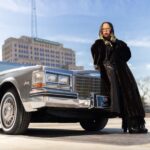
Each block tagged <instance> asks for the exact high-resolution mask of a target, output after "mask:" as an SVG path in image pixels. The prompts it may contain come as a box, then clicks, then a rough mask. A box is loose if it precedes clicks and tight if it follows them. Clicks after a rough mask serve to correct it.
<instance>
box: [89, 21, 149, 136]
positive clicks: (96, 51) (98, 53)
mask: <svg viewBox="0 0 150 150" xmlns="http://www.w3.org/2000/svg"><path fill="white" fill-rule="evenodd" d="M99 36H100V39H98V40H96V41H95V43H94V44H93V45H92V47H91V52H92V56H93V60H94V66H95V69H98V70H100V73H101V79H102V80H103V82H104V84H105V86H106V87H107V90H108V91H109V96H110V98H111V111H112V112H114V113H117V114H118V115H119V116H121V117H122V120H123V122H122V128H123V129H124V132H127V131H129V133H147V131H148V130H147V129H146V128H145V120H144V117H145V111H144V108H143V104H142V101H141V97H140V94H139V91H138V87H137V84H136V81H135V79H134V77H133V75H132V72H131V71H130V69H129V67H128V65H127V61H128V60H129V59H130V57H131V52H130V49H129V47H128V46H127V44H126V43H125V42H123V41H121V40H118V39H116V37H115V35H114V28H113V25H112V24H111V23H110V22H104V23H102V25H101V27H100V31H99Z"/></svg>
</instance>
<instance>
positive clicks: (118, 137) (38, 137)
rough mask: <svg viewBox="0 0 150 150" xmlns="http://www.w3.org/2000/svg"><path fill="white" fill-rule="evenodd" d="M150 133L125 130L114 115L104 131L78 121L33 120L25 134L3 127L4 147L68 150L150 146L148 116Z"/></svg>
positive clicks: (145, 149)
mask: <svg viewBox="0 0 150 150" xmlns="http://www.w3.org/2000/svg"><path fill="white" fill-rule="evenodd" d="M146 122H147V124H146V127H147V128H148V129H149V133H148V134H128V133H127V134H124V133H123V132H122V129H121V120H120V119H110V120H109V122H108V124H107V126H106V127H105V129H103V130H102V131H100V132H85V131H84V130H83V129H82V128H81V127H80V125H79V124H78V123H69V124H68V123H67V124H60V123H46V124H30V126H29V129H28V130H27V132H26V133H25V134H24V135H15V136H14V135H5V134H3V132H2V130H1V129H0V150H41V149H44V150H47V149H48V150H49V149H52V150H55V149H56V150H57V149H61V150H64V149H65V150H66V149H71V150H75V149H78V150H79V149H84V148H85V149H86V150H90V149H94V150H96V149H100V148H101V149H103V150H107V149H110V148H111V149H112V148H115V150H117V149H119V150H120V149H128V150H130V149H131V150H132V149H133V150H135V149H136V150H141V149H142V150H149V149H150V118H149V117H147V118H146Z"/></svg>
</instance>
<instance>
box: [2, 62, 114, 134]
mask: <svg viewBox="0 0 150 150" xmlns="http://www.w3.org/2000/svg"><path fill="white" fill-rule="evenodd" d="M100 85H101V79H100V73H99V72H98V71H95V70H84V71H71V70H65V69H54V68H49V67H46V66H41V65H35V66H28V65H24V66H23V65H17V64H11V63H5V62H1V63H0V124H1V128H2V130H3V131H4V133H6V134H23V133H24V132H25V131H26V129H27V128H28V125H29V123H31V122H34V123H36V122H40V123H44V122H60V123H69V122H79V123H80V125H81V127H82V128H83V129H85V130H86V131H99V130H102V129H103V128H104V127H105V126H106V124H107V122H108V119H109V118H112V117H116V115H115V114H113V113H112V112H111V111H110V107H111V102H110V99H109V97H108V96H107V95H102V94H101V90H103V89H102V88H103V87H102V86H100Z"/></svg>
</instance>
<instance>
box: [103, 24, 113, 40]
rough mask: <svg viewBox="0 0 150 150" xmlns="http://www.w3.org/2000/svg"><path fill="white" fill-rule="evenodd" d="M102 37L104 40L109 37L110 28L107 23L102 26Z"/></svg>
mask: <svg viewBox="0 0 150 150" xmlns="http://www.w3.org/2000/svg"><path fill="white" fill-rule="evenodd" d="M101 33H102V36H103V37H104V38H109V37H110V35H111V27H110V26H109V24H108V23H104V24H103V26H102V31H101Z"/></svg>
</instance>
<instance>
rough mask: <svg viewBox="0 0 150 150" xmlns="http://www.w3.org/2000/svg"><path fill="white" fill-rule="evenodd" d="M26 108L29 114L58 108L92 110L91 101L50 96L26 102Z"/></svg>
mask: <svg viewBox="0 0 150 150" xmlns="http://www.w3.org/2000/svg"><path fill="white" fill-rule="evenodd" d="M23 104H24V107H25V110H26V111H27V112H31V111H37V110H38V109H39V108H44V107H57V108H87V109H88V108H91V100H90V99H89V100H81V99H78V98H77V99H74V98H61V97H50V96H33V97H31V98H29V100H28V101H26V102H24V103H23Z"/></svg>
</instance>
